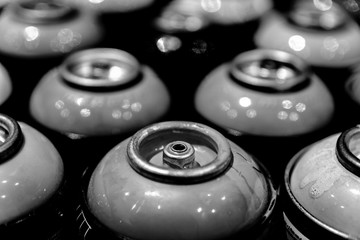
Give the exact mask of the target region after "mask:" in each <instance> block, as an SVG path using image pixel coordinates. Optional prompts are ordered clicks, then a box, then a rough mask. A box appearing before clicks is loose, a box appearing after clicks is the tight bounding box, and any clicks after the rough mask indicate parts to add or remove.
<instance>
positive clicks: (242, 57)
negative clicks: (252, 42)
mask: <svg viewBox="0 0 360 240" xmlns="http://www.w3.org/2000/svg"><path fill="white" fill-rule="evenodd" d="M263 59H270V60H275V61H278V62H283V63H284V64H287V65H289V64H291V65H292V66H293V67H294V68H296V69H297V70H298V72H299V74H298V75H297V76H295V77H293V78H289V79H286V80H285V81H283V80H281V81H269V80H268V79H262V78H259V77H256V76H251V75H249V74H247V73H245V72H243V71H239V69H238V68H237V66H238V65H239V64H244V63H249V62H256V61H260V60H263ZM230 73H231V74H232V76H233V77H235V79H236V80H237V81H239V82H244V83H246V84H249V85H252V86H257V87H268V88H272V89H276V90H279V91H285V90H289V89H290V88H292V87H294V86H296V85H298V84H300V83H302V82H304V81H305V80H306V79H308V76H309V73H310V69H309V65H308V64H307V63H306V62H305V61H304V60H303V59H301V58H300V57H298V56H296V55H294V54H292V53H288V52H285V51H281V50H275V49H265V48H260V49H254V50H249V51H246V52H243V53H241V54H239V55H238V56H237V57H235V58H234V60H233V61H232V62H231V66H230Z"/></svg>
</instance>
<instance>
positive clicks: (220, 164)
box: [127, 121, 233, 183]
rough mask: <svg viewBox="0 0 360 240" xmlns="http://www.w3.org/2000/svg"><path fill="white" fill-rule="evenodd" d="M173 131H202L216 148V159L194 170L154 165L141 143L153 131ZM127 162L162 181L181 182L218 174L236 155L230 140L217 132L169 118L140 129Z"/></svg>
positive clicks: (132, 142) (129, 149) (132, 143)
mask: <svg viewBox="0 0 360 240" xmlns="http://www.w3.org/2000/svg"><path fill="white" fill-rule="evenodd" d="M168 131H174V132H176V133H179V132H181V131H184V132H193V133H195V134H199V136H200V137H202V138H203V139H205V140H206V141H207V143H209V144H211V145H212V146H213V147H214V149H215V150H216V154H217V155H216V158H215V159H213V160H212V161H211V162H210V163H208V164H206V165H204V166H201V167H198V168H194V169H169V168H162V167H159V166H155V165H153V164H151V163H149V161H147V160H146V159H144V157H143V156H141V154H140V145H141V143H142V142H143V141H144V140H145V139H146V138H148V137H149V136H152V135H154V134H159V132H160V133H161V132H163V133H168ZM127 154H128V162H129V164H130V165H131V167H132V168H133V169H134V170H135V171H137V172H138V173H140V174H141V175H144V176H146V177H150V178H155V179H156V180H159V181H172V182H175V183H177V182H176V181H178V183H181V182H182V181H186V182H189V181H190V182H199V181H204V180H206V179H210V178H213V177H215V176H218V175H219V174H220V173H222V172H223V171H224V170H226V169H227V168H228V167H229V165H230V164H231V163H232V160H233V155H232V152H231V150H230V145H229V143H228V141H227V139H226V138H225V137H224V136H223V135H222V134H221V133H219V132H218V131H216V130H214V129H212V128H210V127H208V126H206V125H203V124H199V123H194V122H185V121H168V122H161V123H156V124H153V125H150V126H148V127H145V128H143V129H141V130H139V131H138V132H137V133H135V134H134V135H133V137H132V138H131V139H130V141H129V143H128V146H127Z"/></svg>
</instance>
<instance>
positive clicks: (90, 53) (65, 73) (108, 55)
mask: <svg viewBox="0 0 360 240" xmlns="http://www.w3.org/2000/svg"><path fill="white" fill-rule="evenodd" d="M99 60H100V61H103V62H105V63H108V64H109V65H114V66H116V64H118V65H127V66H129V68H128V69H129V71H127V72H126V73H127V75H125V76H124V78H121V79H117V80H111V79H108V78H101V79H93V78H88V77H85V76H79V75H77V74H74V73H73V71H72V68H73V67H74V66H76V65H79V64H82V63H89V64H91V63H95V62H97V61H99ZM58 69H59V73H60V75H61V76H62V78H63V79H64V80H65V81H67V82H69V83H71V84H75V85H78V86H81V87H95V88H99V87H100V88H111V87H118V86H121V85H126V84H128V83H130V82H131V81H133V80H135V79H136V77H137V76H138V75H139V74H140V63H139V62H138V60H137V59H136V58H135V57H134V56H133V55H132V54H130V53H128V52H126V51H123V50H120V49H115V48H92V49H86V50H81V51H78V52H75V53H73V54H71V55H70V56H68V57H67V58H66V59H65V60H64V62H63V63H62V64H61V65H60V66H59V68H58Z"/></svg>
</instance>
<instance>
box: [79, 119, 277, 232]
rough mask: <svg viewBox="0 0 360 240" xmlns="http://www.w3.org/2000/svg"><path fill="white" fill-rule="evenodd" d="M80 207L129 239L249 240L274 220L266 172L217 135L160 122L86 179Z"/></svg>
mask: <svg viewBox="0 0 360 240" xmlns="http://www.w3.org/2000/svg"><path fill="white" fill-rule="evenodd" d="M86 192H87V194H86V198H87V199H86V200H85V201H86V202H87V205H86V206H87V207H88V208H89V210H90V212H91V213H92V215H93V216H95V218H96V219H98V220H99V221H100V222H102V224H103V225H104V226H106V227H107V228H108V229H109V231H111V232H113V233H115V234H117V235H119V236H126V237H129V238H131V239H175V238H176V239H227V238H231V237H234V236H241V237H244V238H246V239H247V237H248V238H249V239H254V237H255V236H258V235H260V234H261V233H262V231H264V228H266V227H267V226H266V225H267V224H268V223H269V219H271V217H272V216H273V213H274V205H275V203H276V200H277V194H278V192H277V190H276V189H275V187H274V185H273V183H272V179H271V177H270V175H269V174H268V172H267V171H266V169H265V168H263V166H262V165H260V164H259V163H258V162H257V161H256V160H255V159H253V158H252V157H251V156H249V155H247V153H246V152H245V151H244V150H243V149H241V148H240V147H239V146H237V145H235V144H234V143H232V142H229V141H228V140H227V139H226V138H225V137H223V136H222V135H221V134H220V133H219V132H217V131H215V130H214V129H212V128H209V127H208V126H206V125H203V124H199V123H194V122H181V121H171V122H160V123H155V124H152V125H150V126H147V127H145V128H143V129H141V130H139V131H138V132H137V133H135V134H134V135H133V136H132V137H131V138H128V139H126V140H124V141H123V142H121V143H119V144H118V145H117V146H115V147H114V148H113V149H112V150H111V151H110V152H109V153H108V154H107V155H106V156H105V157H104V158H103V159H102V160H101V161H100V162H99V164H98V165H97V167H96V168H95V170H94V171H93V172H92V175H91V178H90V181H89V183H88V185H87V190H86Z"/></svg>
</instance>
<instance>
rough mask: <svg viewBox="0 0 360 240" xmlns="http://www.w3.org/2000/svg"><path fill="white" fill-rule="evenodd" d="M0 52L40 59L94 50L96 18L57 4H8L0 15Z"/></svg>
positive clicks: (24, 0)
mask: <svg viewBox="0 0 360 240" xmlns="http://www.w3.org/2000/svg"><path fill="white" fill-rule="evenodd" d="M0 34H1V36H2V37H1V39H0V52H2V53H3V54H7V55H10V56H17V57H31V58H41V57H49V56H59V55H64V54H66V53H68V52H71V51H74V50H78V49H82V48H86V47H90V46H94V45H96V44H97V43H99V42H100V40H101V39H102V36H103V33H102V28H101V26H100V24H99V22H98V18H97V15H96V14H95V13H93V12H92V11H87V10H85V9H82V8H79V7H77V6H75V5H73V4H64V3H62V2H61V1H31V0H20V1H12V2H11V3H9V4H7V5H6V6H5V7H4V9H3V11H2V13H1V14H0Z"/></svg>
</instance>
